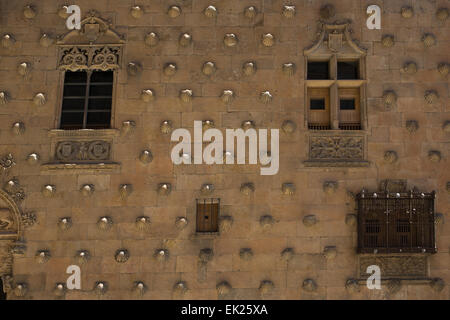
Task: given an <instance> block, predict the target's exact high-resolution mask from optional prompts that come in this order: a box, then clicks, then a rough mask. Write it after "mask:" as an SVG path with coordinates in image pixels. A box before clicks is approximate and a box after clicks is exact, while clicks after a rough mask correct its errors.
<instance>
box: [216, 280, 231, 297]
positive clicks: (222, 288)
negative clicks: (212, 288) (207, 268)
mask: <svg viewBox="0 0 450 320" xmlns="http://www.w3.org/2000/svg"><path fill="white" fill-rule="evenodd" d="M216 290H217V294H218V295H219V296H223V295H227V294H228V293H230V291H231V285H230V284H229V283H228V282H227V281H222V282H221V283H219V284H217V286H216Z"/></svg>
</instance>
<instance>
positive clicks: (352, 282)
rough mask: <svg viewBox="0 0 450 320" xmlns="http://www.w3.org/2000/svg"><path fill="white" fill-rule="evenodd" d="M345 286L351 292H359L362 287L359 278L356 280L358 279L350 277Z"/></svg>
mask: <svg viewBox="0 0 450 320" xmlns="http://www.w3.org/2000/svg"><path fill="white" fill-rule="evenodd" d="M345 288H346V289H347V290H348V292H350V293H357V292H359V290H360V288H359V283H358V280H356V279H348V280H347V282H346V283H345Z"/></svg>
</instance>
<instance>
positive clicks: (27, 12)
mask: <svg viewBox="0 0 450 320" xmlns="http://www.w3.org/2000/svg"><path fill="white" fill-rule="evenodd" d="M23 16H24V17H25V18H26V19H33V18H34V17H36V9H35V8H34V7H33V6H30V5H27V6H25V7H24V8H23Z"/></svg>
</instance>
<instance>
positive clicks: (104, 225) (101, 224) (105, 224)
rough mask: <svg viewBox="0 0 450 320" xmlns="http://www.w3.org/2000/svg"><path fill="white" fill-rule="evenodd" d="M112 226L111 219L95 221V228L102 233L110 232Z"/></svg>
mask: <svg viewBox="0 0 450 320" xmlns="http://www.w3.org/2000/svg"><path fill="white" fill-rule="evenodd" d="M112 226H113V220H112V218H111V217H106V216H105V217H100V219H98V221H97V228H99V229H100V230H103V231H107V230H110V229H111V228H112Z"/></svg>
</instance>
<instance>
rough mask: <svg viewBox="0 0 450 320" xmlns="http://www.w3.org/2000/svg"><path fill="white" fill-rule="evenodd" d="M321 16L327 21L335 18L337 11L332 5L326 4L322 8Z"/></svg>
mask: <svg viewBox="0 0 450 320" xmlns="http://www.w3.org/2000/svg"><path fill="white" fill-rule="evenodd" d="M319 14H320V17H321V18H322V19H325V20H327V19H330V18H333V17H334V15H335V14H336V9H335V8H334V6H333V5H332V4H326V5H324V6H323V7H321V8H320V12H319Z"/></svg>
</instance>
